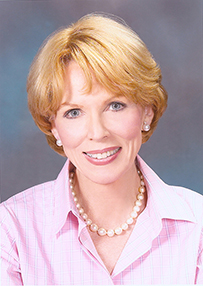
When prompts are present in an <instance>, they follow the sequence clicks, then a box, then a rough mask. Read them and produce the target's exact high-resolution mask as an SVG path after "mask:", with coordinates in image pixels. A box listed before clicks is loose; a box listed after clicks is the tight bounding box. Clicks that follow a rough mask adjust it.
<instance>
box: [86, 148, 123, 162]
mask: <svg viewBox="0 0 203 286" xmlns="http://www.w3.org/2000/svg"><path fill="white" fill-rule="evenodd" d="M117 149H118V150H117ZM121 149H122V148H121V147H110V148H105V149H102V150H93V151H88V152H83V154H84V156H85V158H86V159H87V160H88V161H89V162H90V163H92V164H93V165H97V166H102V165H106V164H109V163H111V162H113V161H114V160H115V159H116V158H117V156H118V155H119V154H120V152H121ZM116 150H117V151H116ZM114 151H115V153H113V152H114ZM106 152H112V153H113V154H112V155H109V156H108V157H106V158H93V157H90V156H88V155H87V154H90V155H95V154H103V153H106Z"/></svg>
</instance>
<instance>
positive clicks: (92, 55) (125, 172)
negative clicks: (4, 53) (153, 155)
mask: <svg viewBox="0 0 203 286" xmlns="http://www.w3.org/2000/svg"><path fill="white" fill-rule="evenodd" d="M27 90H28V103H29V108H30V111H31V113H32V115H33V118H34V120H35V122H36V124H37V126H38V127H39V128H40V129H41V130H42V131H43V132H44V133H45V134H46V138H47V140H48V143H49V145H50V146H51V147H52V148H53V149H54V150H55V151H56V152H58V153H59V154H61V155H63V156H66V157H67V158H68V160H67V162H66V164H65V166H64V167H63V169H62V171H61V172H60V174H59V176H58V178H57V179H56V180H55V181H52V182H47V183H44V184H41V185H38V186H35V187H33V188H31V189H29V190H26V191H24V192H22V193H20V194H18V195H16V196H14V197H12V198H10V199H8V200H7V201H6V202H4V203H3V204H1V229H2V233H1V237H2V239H1V243H2V244H1V249H2V250H1V254H2V266H1V267H2V285H30V284H32V285H70V284H71V285H79V284H80V285H92V284H95V285H98V284H103V285H106V284H174V283H175V284H180V283H181V284H183V283H185V284H198V283H203V270H202V267H203V266H202V258H203V254H202V249H203V245H202V224H203V222H202V217H203V211H202V209H203V208H202V206H203V199H202V196H201V195H200V194H197V193H195V192H192V191H190V190H187V189H184V188H181V187H171V186H168V185H166V184H164V183H163V182H162V181H161V180H160V179H159V178H158V177H157V175H156V174H155V173H154V172H153V171H152V170H151V169H150V168H149V167H148V166H147V165H146V163H145V162H144V161H143V160H142V159H141V158H140V157H139V155H138V152H139V149H140V147H141V144H142V143H144V142H146V141H147V140H148V139H149V138H150V136H151V135H152V133H153V131H154V129H155V128H156V125H157V123H158V120H159V118H160V117H161V115H162V114H163V112H164V111H165V109H166V105H167V93H166V91H165V90H164V88H163V86H162V84H161V71H160V68H159V67H158V66H157V64H156V62H155V61H154V59H153V58H152V56H151V54H150V53H149V51H148V50H147V48H146V46H145V44H144V43H143V42H142V41H141V39H140V38H139V37H138V36H137V35H136V34H135V33H134V32H133V31H132V30H131V29H130V28H129V27H127V26H126V25H125V24H123V23H120V22H117V21H115V20H113V19H111V18H108V17H105V16H102V15H96V14H92V15H87V16H85V17H83V18H82V19H80V20H79V21H78V22H77V23H75V24H73V25H71V26H70V27H68V28H65V29H62V30H60V31H58V32H56V33H55V34H54V35H52V36H51V37H50V38H49V39H48V40H47V41H46V43H45V44H44V45H43V47H42V48H41V49H40V51H39V53H38V55H37V56H36V58H35V60H34V62H33V64H32V67H31V69H30V73H29V76H28V85H27Z"/></svg>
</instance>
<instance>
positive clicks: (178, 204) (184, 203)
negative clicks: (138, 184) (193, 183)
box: [138, 157, 203, 226]
mask: <svg viewBox="0 0 203 286" xmlns="http://www.w3.org/2000/svg"><path fill="white" fill-rule="evenodd" d="M138 162H139V164H140V167H141V170H142V172H143V175H144V177H145V180H146V182H147V185H148V193H149V197H150V198H151V199H152V201H153V204H155V205H156V208H157V209H158V211H159V212H160V214H161V216H162V217H166V218H170V219H175V220H182V221H191V222H198V225H199V226H201V225H203V196H202V195H201V194H199V193H197V192H195V191H192V190H190V189H187V188H184V187H179V186H172V185H168V184H166V183H165V182H163V181H162V180H161V179H160V178H159V176H158V175H157V174H156V173H155V172H154V171H153V170H152V169H151V168H150V167H149V166H148V165H147V164H146V163H145V162H144V161H143V160H142V159H141V158H140V157H138Z"/></svg>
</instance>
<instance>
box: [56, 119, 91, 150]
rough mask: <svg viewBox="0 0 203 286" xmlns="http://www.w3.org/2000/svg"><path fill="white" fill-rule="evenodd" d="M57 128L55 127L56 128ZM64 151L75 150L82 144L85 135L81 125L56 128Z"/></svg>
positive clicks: (71, 124) (65, 125)
mask: <svg viewBox="0 0 203 286" xmlns="http://www.w3.org/2000/svg"><path fill="white" fill-rule="evenodd" d="M56 128H57V126H56ZM57 131H58V134H59V137H60V139H61V141H62V143H63V147H64V150H68V149H75V148H77V147H78V146H80V144H81V143H82V142H83V140H84V138H85V136H86V134H85V128H84V126H83V125H81V124H75V123H74V122H73V123H69V124H64V125H60V127H58V128H57Z"/></svg>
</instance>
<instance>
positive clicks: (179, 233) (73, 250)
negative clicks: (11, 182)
mask: <svg viewBox="0 0 203 286" xmlns="http://www.w3.org/2000/svg"><path fill="white" fill-rule="evenodd" d="M138 161H139V164H140V167H141V170H142V172H143V174H144V176H145V180H146V183H147V189H148V203H147V207H146V208H145V210H144V211H143V212H142V214H141V215H140V216H139V217H138V220H137V223H136V225H135V227H134V230H133V232H132V234H131V236H130V238H129V240H128V242H127V244H126V246H125V248H124V249H123V252H122V254H121V256H120V258H119V260H118V262H117V264H116V266H115V269H114V271H113V273H112V275H110V274H109V273H108V271H107V269H106V267H105V265H104V264H103V262H102V260H101V259H100V257H99V255H98V254H97V251H96V249H95V247H94V244H93V243H92V241H91V238H90V236H89V233H88V231H87V229H86V227H85V223H84V222H83V221H82V220H81V218H80V217H79V215H78V213H77V211H76V209H75V206H74V204H73V202H72V197H71V195H69V191H68V190H69V183H68V166H69V163H68V161H67V163H66V164H65V166H64V168H63V169H62V171H61V173H60V174H59V176H58V178H57V179H56V180H55V181H52V182H48V183H45V184H41V185H38V186H35V187H33V188H30V189H28V190H26V191H24V192H22V193H19V194H17V195H15V196H13V197H12V198H10V199H8V200H7V201H6V202H4V203H2V204H1V205H0V223H1V285H2V286H3V285H114V284H115V285H118V284H119V285H124V284H128V285H133V284H138V285H140V284H203V233H202V227H203V197H202V196H201V195H200V194H198V193H195V192H193V191H190V190H187V189H184V188H181V187H171V186H168V185H166V184H165V183H163V182H162V181H161V180H160V179H159V178H158V177H157V175H156V174H155V173H154V172H153V171H152V170H151V169H150V168H149V167H148V166H147V165H146V164H145V163H144V161H143V160H142V159H141V158H140V157H138Z"/></svg>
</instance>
